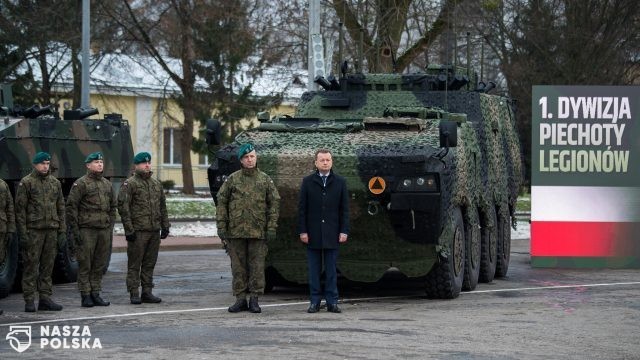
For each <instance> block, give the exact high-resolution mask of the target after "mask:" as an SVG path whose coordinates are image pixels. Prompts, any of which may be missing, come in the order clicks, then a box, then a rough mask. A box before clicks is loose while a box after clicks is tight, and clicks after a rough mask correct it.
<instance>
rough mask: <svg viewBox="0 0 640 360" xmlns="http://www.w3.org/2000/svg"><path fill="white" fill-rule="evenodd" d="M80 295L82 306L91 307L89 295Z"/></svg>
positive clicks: (91, 302) (91, 301)
mask: <svg viewBox="0 0 640 360" xmlns="http://www.w3.org/2000/svg"><path fill="white" fill-rule="evenodd" d="M80 296H81V297H82V307H93V300H91V296H89V295H80Z"/></svg>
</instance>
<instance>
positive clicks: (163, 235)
mask: <svg viewBox="0 0 640 360" xmlns="http://www.w3.org/2000/svg"><path fill="white" fill-rule="evenodd" d="M167 236H169V229H162V230H160V239H166V238H167Z"/></svg>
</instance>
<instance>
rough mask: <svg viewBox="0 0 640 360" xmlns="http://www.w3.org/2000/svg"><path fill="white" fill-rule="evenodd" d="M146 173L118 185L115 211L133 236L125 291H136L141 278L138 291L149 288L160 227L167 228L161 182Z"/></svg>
mask: <svg viewBox="0 0 640 360" xmlns="http://www.w3.org/2000/svg"><path fill="white" fill-rule="evenodd" d="M152 174H153V173H151V172H149V173H147V174H145V173H143V172H140V171H136V173H135V175H133V176H132V177H130V178H128V179H127V181H125V182H124V183H123V184H122V186H121V187H120V192H119V193H118V212H119V213H120V218H121V219H122V224H123V226H124V231H125V234H126V235H127V236H129V235H133V234H135V236H136V239H135V240H134V241H129V242H128V243H127V258H128V271H127V290H128V291H129V292H130V293H132V292H137V291H138V287H139V286H140V282H141V281H142V292H143V294H144V293H150V292H151V289H152V288H153V269H154V267H155V266H156V261H157V259H158V251H159V250H160V233H159V231H160V230H161V229H167V230H168V229H169V227H170V226H171V225H170V224H169V217H168V215H167V206H166V201H165V196H164V191H163V190H162V184H161V183H160V181H158V180H157V179H154V178H153V177H152V176H151V175H152Z"/></svg>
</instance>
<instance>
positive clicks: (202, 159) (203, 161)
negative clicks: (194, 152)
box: [198, 154, 209, 165]
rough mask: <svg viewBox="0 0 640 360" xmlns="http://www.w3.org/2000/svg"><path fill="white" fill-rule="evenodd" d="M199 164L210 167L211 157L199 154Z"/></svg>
mask: <svg viewBox="0 0 640 360" xmlns="http://www.w3.org/2000/svg"><path fill="white" fill-rule="evenodd" d="M198 164H199V165H209V155H206V154H198Z"/></svg>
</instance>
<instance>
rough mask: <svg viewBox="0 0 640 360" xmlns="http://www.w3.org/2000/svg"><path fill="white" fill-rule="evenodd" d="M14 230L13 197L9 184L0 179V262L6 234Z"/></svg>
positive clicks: (5, 246) (4, 251) (3, 252)
mask: <svg viewBox="0 0 640 360" xmlns="http://www.w3.org/2000/svg"><path fill="white" fill-rule="evenodd" d="M15 232H16V217H15V213H14V212H13V197H12V196H11V191H9V185H7V183H6V182H4V180H2V179H0V263H2V261H3V260H4V257H5V255H6V249H7V244H8V242H7V239H8V234H11V233H15Z"/></svg>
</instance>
